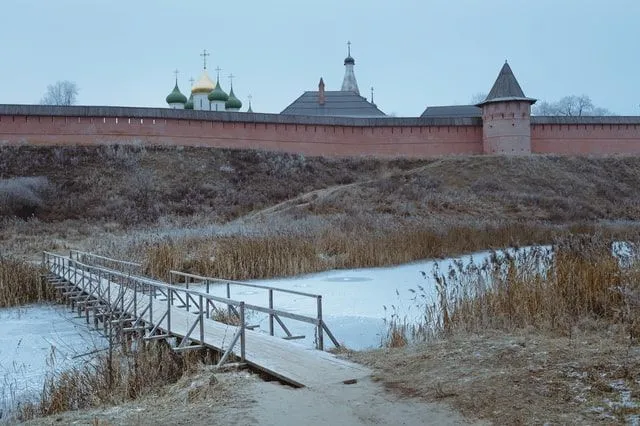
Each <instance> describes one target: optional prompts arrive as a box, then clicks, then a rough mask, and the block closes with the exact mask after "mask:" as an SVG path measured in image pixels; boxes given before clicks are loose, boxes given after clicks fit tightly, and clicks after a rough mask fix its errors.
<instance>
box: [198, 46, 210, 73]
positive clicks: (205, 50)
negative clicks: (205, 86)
mask: <svg viewBox="0 0 640 426" xmlns="http://www.w3.org/2000/svg"><path fill="white" fill-rule="evenodd" d="M200 56H202V58H203V61H204V69H205V70H206V69H207V56H211V53H209V52H207V49H204V50H203V51H202V53H201V54H200Z"/></svg>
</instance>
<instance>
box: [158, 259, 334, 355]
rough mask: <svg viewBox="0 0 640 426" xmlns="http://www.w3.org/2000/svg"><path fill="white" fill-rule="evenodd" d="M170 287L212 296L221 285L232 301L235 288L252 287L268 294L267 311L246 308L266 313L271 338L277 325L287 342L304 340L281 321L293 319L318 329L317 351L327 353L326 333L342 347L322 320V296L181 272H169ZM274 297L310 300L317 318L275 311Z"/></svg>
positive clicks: (247, 305)
mask: <svg viewBox="0 0 640 426" xmlns="http://www.w3.org/2000/svg"><path fill="white" fill-rule="evenodd" d="M169 283H170V284H171V285H175V284H178V283H179V284H182V285H184V286H185V288H186V289H189V286H190V285H198V286H204V287H205V292H206V294H209V292H210V290H211V285H212V284H222V285H224V286H225V287H226V295H227V298H231V289H232V287H234V286H237V287H250V288H256V289H262V290H265V291H266V292H267V295H268V307H263V306H257V305H251V304H245V309H248V310H252V311H255V312H261V313H264V314H267V315H268V318H269V334H270V335H271V336H274V335H275V329H274V328H275V327H274V325H275V323H276V322H277V323H278V325H279V326H280V328H281V329H282V331H284V333H285V334H286V337H285V339H298V338H303V337H304V336H294V335H293V334H292V333H291V331H290V330H289V328H288V327H287V326H286V325H285V323H284V322H283V321H282V318H289V319H292V320H295V321H300V322H305V323H308V324H313V325H314V326H315V330H316V349H319V350H324V333H326V334H327V336H328V337H329V339H331V342H332V343H333V344H334V345H335V346H336V347H340V343H339V342H338V340H337V339H336V338H335V336H334V335H333V333H332V332H331V330H330V329H329V327H328V326H327V324H326V322H325V321H324V319H323V318H322V295H319V294H312V293H304V292H301V291H296V290H287V289H281V288H277V287H270V286H265V285H260V284H253V283H247V282H242V281H233V280H225V279H220V278H213V277H205V276H201V275H196V274H189V273H186V272H180V271H169ZM274 293H287V294H294V295H297V296H302V297H308V298H311V299H315V305H316V316H315V317H311V316H306V315H300V314H294V313H291V312H287V311H284V310H280V309H275V307H274ZM188 309H189V305H188V300H187V310H188ZM234 314H235V315H236V316H237V315H238V312H234V310H233V307H232V306H229V307H228V312H227V315H229V316H231V315H234ZM281 317H282V318H281Z"/></svg>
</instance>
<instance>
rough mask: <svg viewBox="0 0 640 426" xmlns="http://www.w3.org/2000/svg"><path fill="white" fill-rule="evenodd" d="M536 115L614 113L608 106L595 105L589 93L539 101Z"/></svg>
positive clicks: (570, 115) (578, 115)
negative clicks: (557, 99) (550, 100)
mask: <svg viewBox="0 0 640 426" xmlns="http://www.w3.org/2000/svg"><path fill="white" fill-rule="evenodd" d="M532 113H533V114H534V115H552V116H565V117H580V116H583V115H588V116H594V115H613V113H612V112H611V111H609V110H608V109H606V108H600V107H596V106H594V105H593V102H592V101H591V98H590V97H589V96H587V95H581V96H576V95H572V96H565V97H564V98H562V99H560V100H559V101H557V102H547V101H543V102H539V103H537V104H536V105H534V106H533V111H532Z"/></svg>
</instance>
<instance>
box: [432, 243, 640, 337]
mask: <svg viewBox="0 0 640 426" xmlns="http://www.w3.org/2000/svg"><path fill="white" fill-rule="evenodd" d="M489 272H490V280H489V281H488V282H485V281H484V280H481V279H478V280H475V279H472V280H470V281H462V279H461V278H462V277H460V276H458V277H456V276H455V275H452V274H449V278H446V277H441V278H440V283H439V285H440V286H444V287H450V286H453V287H455V286H458V288H456V289H455V290H454V289H448V290H447V291H448V294H449V295H450V297H449V300H448V306H443V304H442V302H441V303H440V309H441V311H443V312H446V311H448V313H449V320H448V323H447V322H443V327H444V331H449V330H454V329H464V330H466V331H476V330H481V329H503V330H514V329H522V328H526V327H535V328H536V329H540V330H550V331H556V332H560V333H563V334H566V335H571V332H572V329H573V327H574V325H575V324H577V323H579V322H581V321H584V320H598V321H605V322H607V323H610V324H624V326H625V327H626V329H627V331H628V333H629V336H630V337H631V338H632V339H635V338H636V337H637V331H636V329H637V327H638V325H640V315H639V314H640V310H639V309H638V308H640V306H634V305H635V304H636V303H637V300H638V297H640V269H638V268H637V267H631V268H627V267H622V266H620V263H619V261H618V259H617V258H616V257H615V256H613V255H612V249H611V244H610V242H606V241H603V240H602V239H601V238H600V237H593V236H571V237H568V238H565V239H562V240H560V241H559V242H558V243H557V244H556V245H555V247H554V253H553V256H550V255H548V254H547V253H545V252H541V251H539V250H533V251H530V252H529V253H524V255H523V256H518V255H517V254H516V255H514V256H508V257H506V258H505V259H503V260H500V261H497V262H495V263H494V264H493V266H492V268H491V271H489ZM452 278H453V279H452ZM458 278H460V279H458ZM447 279H449V280H450V281H453V282H450V283H446V280H447ZM461 282H462V286H463V288H460V284H461ZM451 295H458V296H460V295H461V296H462V297H457V298H456V297H451ZM445 308H446V309H445Z"/></svg>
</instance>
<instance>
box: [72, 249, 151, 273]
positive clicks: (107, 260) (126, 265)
mask: <svg viewBox="0 0 640 426" xmlns="http://www.w3.org/2000/svg"><path fill="white" fill-rule="evenodd" d="M69 258H71V259H75V260H77V261H79V262H82V263H84V264H87V265H98V266H104V267H107V268H112V269H115V270H117V271H121V272H124V273H130V274H135V275H142V272H143V271H142V269H143V266H142V263H138V262H130V261H126V260H119V259H113V258H111V257H106V256H100V255H98V254H94V253H89V252H86V251H81V250H70V252H69Z"/></svg>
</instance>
